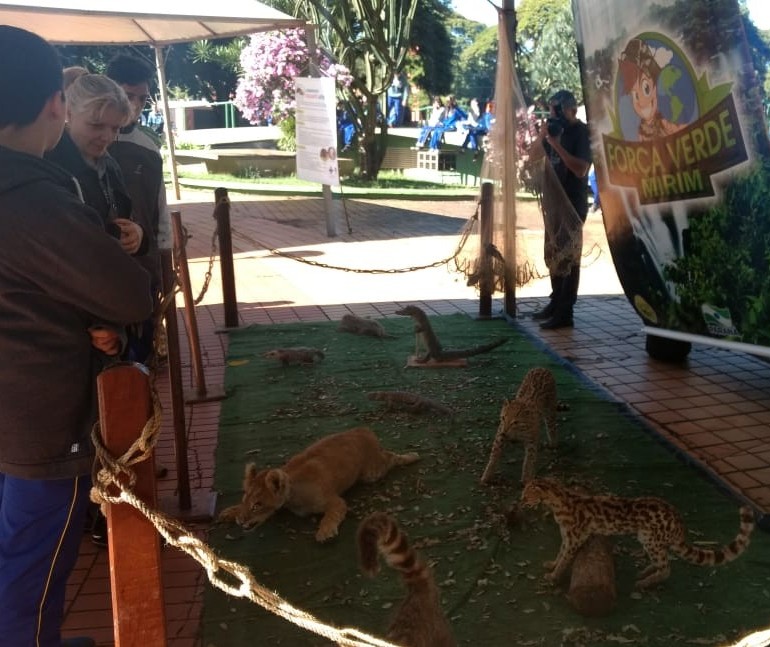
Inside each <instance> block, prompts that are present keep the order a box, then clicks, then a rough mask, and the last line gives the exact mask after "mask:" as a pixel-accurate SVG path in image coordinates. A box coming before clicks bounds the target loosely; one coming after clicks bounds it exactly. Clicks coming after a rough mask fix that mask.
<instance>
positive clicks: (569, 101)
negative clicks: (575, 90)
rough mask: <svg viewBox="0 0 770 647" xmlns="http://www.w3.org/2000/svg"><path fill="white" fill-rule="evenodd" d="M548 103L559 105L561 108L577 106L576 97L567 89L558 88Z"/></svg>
mask: <svg viewBox="0 0 770 647" xmlns="http://www.w3.org/2000/svg"><path fill="white" fill-rule="evenodd" d="M548 103H549V104H550V105H552V106H561V107H562V108H577V107H578V105H577V99H575V95H574V94H572V92H570V91H569V90H559V91H558V92H557V93H556V94H554V95H553V96H552V97H551V98H550V99H549V100H548Z"/></svg>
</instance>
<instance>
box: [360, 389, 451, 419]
mask: <svg viewBox="0 0 770 647" xmlns="http://www.w3.org/2000/svg"><path fill="white" fill-rule="evenodd" d="M366 397H367V398H369V399H370V400H377V401H380V402H384V403H385V408H386V409H405V410H406V411H409V412H411V413H423V412H430V411H435V412H437V413H443V414H445V415H447V416H451V415H454V411H452V410H451V409H450V408H449V407H447V406H445V405H443V404H441V403H440V402H437V401H436V400H431V399H429V398H424V397H422V396H420V395H417V394H416V393H410V392H409V391H370V392H369V393H367V394H366Z"/></svg>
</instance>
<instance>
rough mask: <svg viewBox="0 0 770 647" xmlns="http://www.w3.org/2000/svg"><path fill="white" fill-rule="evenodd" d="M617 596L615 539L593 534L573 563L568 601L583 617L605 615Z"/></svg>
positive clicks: (612, 606) (610, 609)
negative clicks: (613, 554) (613, 546)
mask: <svg viewBox="0 0 770 647" xmlns="http://www.w3.org/2000/svg"><path fill="white" fill-rule="evenodd" d="M617 599H618V594H617V590H616V586H615V561H614V558H613V556H612V542H611V541H610V540H609V539H607V537H597V536H594V537H591V538H590V539H589V540H588V541H587V542H586V543H585V544H584V545H583V546H582V547H581V549H580V550H579V551H578V553H577V555H575V560H574V561H573V562H572V577H571V579H570V586H569V592H568V593H567V600H568V601H569V603H570V604H571V605H572V606H573V608H574V609H575V610H576V611H577V612H578V613H579V614H581V615H583V616H590V617H600V616H606V615H607V614H609V613H610V612H611V611H612V610H613V609H614V608H615V604H616V602H617Z"/></svg>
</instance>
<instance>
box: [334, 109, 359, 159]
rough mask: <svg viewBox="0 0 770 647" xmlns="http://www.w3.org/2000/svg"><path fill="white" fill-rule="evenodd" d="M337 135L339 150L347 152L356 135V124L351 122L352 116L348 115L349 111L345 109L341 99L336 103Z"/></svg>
mask: <svg viewBox="0 0 770 647" xmlns="http://www.w3.org/2000/svg"><path fill="white" fill-rule="evenodd" d="M337 135H338V137H339V140H340V142H342V146H340V152H341V153H346V152H348V151H349V150H350V149H351V148H352V147H353V142H354V140H355V137H356V125H355V124H354V123H353V118H352V117H351V116H350V112H349V111H348V110H346V109H345V104H344V103H343V102H342V101H340V102H338V103H337Z"/></svg>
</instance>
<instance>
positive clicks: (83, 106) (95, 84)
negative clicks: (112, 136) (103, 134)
mask: <svg viewBox="0 0 770 647" xmlns="http://www.w3.org/2000/svg"><path fill="white" fill-rule="evenodd" d="M65 95H66V97H67V107H68V109H69V110H70V111H71V112H73V113H74V114H91V115H94V116H96V117H98V118H101V116H102V115H103V114H104V111H105V110H107V109H108V108H112V109H113V110H115V111H116V112H117V113H118V114H122V115H123V117H124V124H123V125H127V124H128V122H129V121H130V120H131V115H132V110H131V104H130V103H129V101H128V97H126V93H125V92H124V91H123V88H121V87H120V86H119V85H118V84H117V83H115V81H113V80H112V79H110V78H108V77H106V76H104V75H103V74H84V75H83V76H79V77H78V78H77V79H75V80H74V81H73V82H72V83H71V84H70V85H69V87H68V88H67V89H66V91H65Z"/></svg>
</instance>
